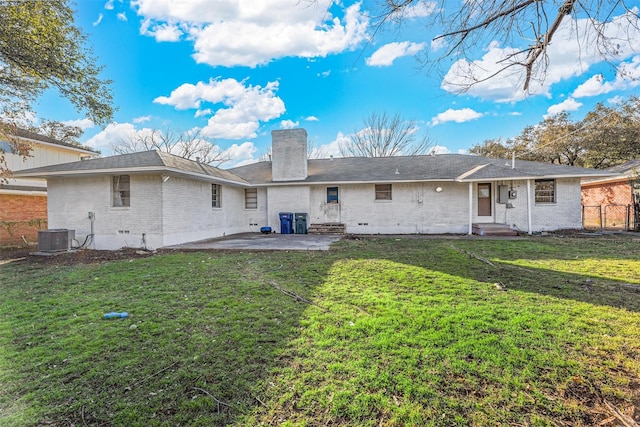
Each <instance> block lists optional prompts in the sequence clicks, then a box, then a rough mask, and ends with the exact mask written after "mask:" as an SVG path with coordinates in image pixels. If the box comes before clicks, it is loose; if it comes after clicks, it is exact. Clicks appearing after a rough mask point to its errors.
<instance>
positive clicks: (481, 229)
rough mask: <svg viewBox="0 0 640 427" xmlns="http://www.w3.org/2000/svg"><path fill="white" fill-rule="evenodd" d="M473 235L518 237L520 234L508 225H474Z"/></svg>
mask: <svg viewBox="0 0 640 427" xmlns="http://www.w3.org/2000/svg"><path fill="white" fill-rule="evenodd" d="M472 232H473V234H477V235H478V236H517V235H518V232H517V231H516V230H512V229H511V227H509V226H508V225H507V224H472Z"/></svg>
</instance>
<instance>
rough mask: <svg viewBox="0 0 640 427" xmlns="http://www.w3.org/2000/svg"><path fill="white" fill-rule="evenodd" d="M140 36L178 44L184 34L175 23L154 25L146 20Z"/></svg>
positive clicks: (141, 27)
mask: <svg viewBox="0 0 640 427" xmlns="http://www.w3.org/2000/svg"><path fill="white" fill-rule="evenodd" d="M140 34H142V35H143V36H152V37H155V39H156V41H159V42H177V41H178V40H180V38H181V37H182V35H183V34H184V33H183V31H182V30H181V29H180V28H179V27H178V25H176V24H174V23H162V24H154V23H153V22H151V21H150V20H149V19H145V20H144V21H143V22H142V25H141V26H140Z"/></svg>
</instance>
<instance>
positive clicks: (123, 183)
mask: <svg viewBox="0 0 640 427" xmlns="http://www.w3.org/2000/svg"><path fill="white" fill-rule="evenodd" d="M112 178H113V179H112V184H111V185H112V187H111V188H112V192H113V206H114V207H126V206H130V204H131V179H130V177H129V175H118V176H114V177H112Z"/></svg>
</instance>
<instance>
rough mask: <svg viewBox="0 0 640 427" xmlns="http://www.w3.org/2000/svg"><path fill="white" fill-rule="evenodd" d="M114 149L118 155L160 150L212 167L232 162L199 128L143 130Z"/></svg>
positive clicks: (121, 141) (125, 139)
mask: <svg viewBox="0 0 640 427" xmlns="http://www.w3.org/2000/svg"><path fill="white" fill-rule="evenodd" d="M112 149H113V151H114V152H115V153H116V154H126V153H136V152H140V151H149V150H158V151H163V152H165V153H171V154H174V155H176V156H179V157H183V158H185V159H190V160H198V161H199V162H200V163H205V164H208V165H212V166H220V165H221V164H222V163H224V162H226V161H229V160H230V159H229V157H228V156H227V155H225V154H224V152H223V151H221V150H220V147H218V146H217V145H215V141H211V140H209V139H207V138H205V137H204V136H202V133H201V132H200V130H199V129H197V128H196V129H191V130H188V131H177V130H174V129H171V128H165V129H163V130H160V129H143V130H141V131H138V132H136V133H135V134H133V135H131V136H130V137H129V138H122V139H120V141H118V142H117V143H116V144H114V145H113V146H112Z"/></svg>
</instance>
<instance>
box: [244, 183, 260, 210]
mask: <svg viewBox="0 0 640 427" xmlns="http://www.w3.org/2000/svg"><path fill="white" fill-rule="evenodd" d="M244 208H245V209H258V189H257V188H245V189H244Z"/></svg>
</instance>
